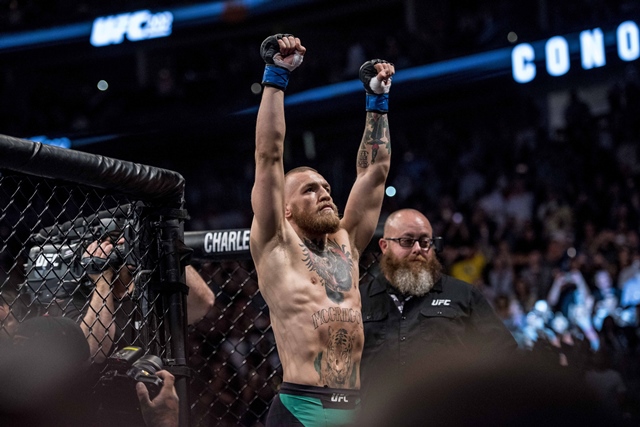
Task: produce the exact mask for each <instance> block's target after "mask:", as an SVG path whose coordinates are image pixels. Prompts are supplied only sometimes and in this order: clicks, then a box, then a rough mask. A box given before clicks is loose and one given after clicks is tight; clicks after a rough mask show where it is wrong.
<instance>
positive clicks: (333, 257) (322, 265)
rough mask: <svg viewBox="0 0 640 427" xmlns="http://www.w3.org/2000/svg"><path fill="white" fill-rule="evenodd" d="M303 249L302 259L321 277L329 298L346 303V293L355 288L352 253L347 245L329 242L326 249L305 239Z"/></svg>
mask: <svg viewBox="0 0 640 427" xmlns="http://www.w3.org/2000/svg"><path fill="white" fill-rule="evenodd" d="M300 246H301V247H302V253H303V254H304V258H303V259H302V260H303V261H304V262H305V263H306V266H307V268H308V269H309V271H313V272H315V273H317V274H318V276H320V280H321V281H322V285H323V286H324V289H325V291H326V292H327V297H329V299H330V300H331V301H333V302H335V303H341V302H342V301H344V293H345V292H348V291H350V290H351V287H352V286H353V280H352V268H353V260H352V259H351V253H349V252H347V251H346V250H345V245H342V246H340V245H339V244H338V243H337V242H335V241H332V240H328V241H327V244H326V246H325V247H324V248H320V247H318V245H316V244H315V243H313V242H311V241H310V240H308V239H305V241H304V245H300Z"/></svg>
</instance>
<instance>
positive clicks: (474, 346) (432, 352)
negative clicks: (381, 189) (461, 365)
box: [360, 209, 517, 403]
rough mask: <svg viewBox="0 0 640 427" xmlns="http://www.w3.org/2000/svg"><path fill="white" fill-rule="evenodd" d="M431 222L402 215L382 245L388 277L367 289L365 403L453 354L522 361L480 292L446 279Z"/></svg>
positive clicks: (390, 221)
mask: <svg viewBox="0 0 640 427" xmlns="http://www.w3.org/2000/svg"><path fill="white" fill-rule="evenodd" d="M436 242H437V240H436V239H435V238H434V236H433V228H432V227H431V223H430V222H429V220H428V219H427V218H426V217H425V216H424V215H423V214H422V213H420V212H419V211H417V210H414V209H402V210H398V211H395V212H393V213H392V214H391V215H389V217H388V218H387V220H386V222H385V226H384V235H383V237H382V238H381V239H380V241H379V246H380V249H381V251H382V255H381V258H380V273H379V274H378V275H377V277H376V278H375V279H374V280H373V281H372V282H371V283H369V284H365V285H363V286H362V287H361V288H360V294H361V296H362V320H363V324H364V333H365V339H364V351H363V355H362V364H361V380H362V393H363V395H362V397H363V402H365V403H366V396H365V394H366V393H367V389H368V388H369V385H371V384H372V383H375V382H376V378H382V377H384V378H389V377H392V378H398V377H399V376H408V377H410V376H411V372H410V369H412V368H409V367H415V366H416V365H417V366H420V367H421V369H422V368H423V369H428V366H429V364H430V362H433V358H434V357H439V356H441V355H442V354H446V352H449V351H451V352H454V353H455V352H464V353H465V354H469V353H470V352H478V353H483V354H486V353H487V352H495V353H496V354H501V355H504V354H505V353H506V354H515V351H516V349H517V343H516V341H515V339H514V338H513V336H512V335H511V333H510V332H509V330H508V329H507V328H506V327H505V325H504V324H503V323H502V321H501V320H500V319H499V318H498V317H497V315H496V314H495V312H494V310H493V308H492V306H491V305H490V304H489V302H488V301H487V299H486V298H485V297H484V296H483V295H482V294H481V293H480V291H479V290H478V289H476V288H475V287H473V286H471V285H470V284H468V283H466V282H463V281H461V280H458V279H455V278H453V277H451V276H448V275H446V274H443V272H442V270H443V269H442V265H441V264H440V261H439V260H438V258H437V255H436Z"/></svg>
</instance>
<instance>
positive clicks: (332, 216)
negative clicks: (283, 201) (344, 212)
mask: <svg viewBox="0 0 640 427" xmlns="http://www.w3.org/2000/svg"><path fill="white" fill-rule="evenodd" d="M331 208H332V211H331V212H329V211H320V212H313V213H311V212H306V211H303V210H298V209H297V208H295V207H292V209H291V219H292V220H293V221H294V222H295V223H296V224H297V225H298V227H300V228H301V229H302V230H304V231H306V232H307V233H310V234H316V235H317V234H331V233H335V232H336V231H338V229H339V228H340V217H338V208H337V207H336V205H334V204H331Z"/></svg>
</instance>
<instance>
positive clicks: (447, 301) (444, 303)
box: [431, 299, 451, 305]
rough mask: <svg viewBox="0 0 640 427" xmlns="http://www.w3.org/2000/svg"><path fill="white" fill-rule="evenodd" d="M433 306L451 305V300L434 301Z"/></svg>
mask: <svg viewBox="0 0 640 427" xmlns="http://www.w3.org/2000/svg"><path fill="white" fill-rule="evenodd" d="M431 305H451V300H450V299H434V300H433V301H431Z"/></svg>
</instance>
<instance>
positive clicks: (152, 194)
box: [0, 135, 185, 204]
mask: <svg viewBox="0 0 640 427" xmlns="http://www.w3.org/2000/svg"><path fill="white" fill-rule="evenodd" d="M0 168H5V169H9V170H12V171H19V172H22V173H28V174H31V175H35V176H39V177H43V178H51V179H58V180H63V181H71V182H76V183H80V184H85V185H91V186H93V187H97V188H101V189H104V190H110V191H115V192H120V193H124V194H127V195H130V196H133V197H136V198H139V199H141V200H146V201H153V202H159V201H162V202H164V203H172V204H173V203H175V204H180V203H181V202H182V198H183V197H184V187H185V180H184V178H183V177H182V175H180V174H179V173H177V172H174V171H170V170H167V169H162V168H157V167H153V166H147V165H142V164H138V163H133V162H127V161H123V160H117V159H113V158H110V157H105V156H100V155H95V154H89V153H83V152H81V151H76V150H70V149H66V148H60V147H55V146H51V145H44V144H42V143H39V142H33V141H28V140H26V139H20V138H15V137H11V136H6V135H0Z"/></svg>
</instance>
